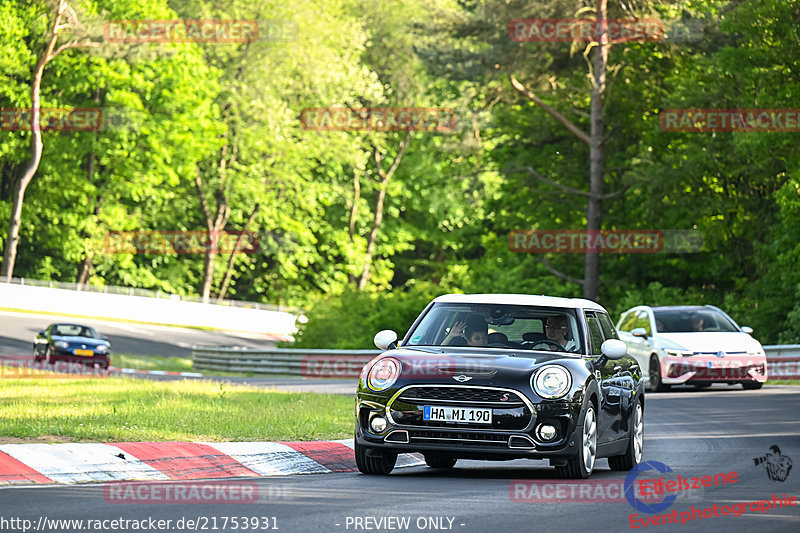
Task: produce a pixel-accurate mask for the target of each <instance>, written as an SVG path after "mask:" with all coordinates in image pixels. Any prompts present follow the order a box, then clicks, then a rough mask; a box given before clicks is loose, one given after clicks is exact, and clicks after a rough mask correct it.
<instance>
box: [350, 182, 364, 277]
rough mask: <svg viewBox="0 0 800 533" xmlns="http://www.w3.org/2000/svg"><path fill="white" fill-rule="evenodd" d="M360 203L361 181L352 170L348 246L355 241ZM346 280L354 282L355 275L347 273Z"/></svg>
mask: <svg viewBox="0 0 800 533" xmlns="http://www.w3.org/2000/svg"><path fill="white" fill-rule="evenodd" d="M360 201H361V180H360V178H359V177H358V169H353V205H352V206H351V207H350V227H349V228H348V232H349V235H350V244H355V242H356V239H355V236H356V218H357V217H358V203H359V202H360ZM347 279H348V281H349V282H350V283H355V282H356V276H355V274H352V273H350V272H348V273H347Z"/></svg>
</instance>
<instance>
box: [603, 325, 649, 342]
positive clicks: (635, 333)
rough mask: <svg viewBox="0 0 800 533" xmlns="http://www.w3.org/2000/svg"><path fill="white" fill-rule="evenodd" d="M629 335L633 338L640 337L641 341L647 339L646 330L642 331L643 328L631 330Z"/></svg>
mask: <svg viewBox="0 0 800 533" xmlns="http://www.w3.org/2000/svg"><path fill="white" fill-rule="evenodd" d="M631 335H633V336H634V337H641V338H643V339H646V338H647V330H646V329H644V328H633V329H632V330H631ZM608 340H614V339H608Z"/></svg>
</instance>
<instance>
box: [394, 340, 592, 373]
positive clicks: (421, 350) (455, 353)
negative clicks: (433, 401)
mask: <svg viewBox="0 0 800 533" xmlns="http://www.w3.org/2000/svg"><path fill="white" fill-rule="evenodd" d="M383 355H385V356H391V357H395V358H396V359H398V360H399V361H400V362H401V363H402V366H403V368H402V372H401V376H403V377H408V378H413V377H415V376H416V377H419V376H420V375H425V376H428V377H433V376H435V375H437V374H441V375H442V376H449V375H452V374H454V373H466V374H470V373H478V374H482V373H485V372H486V373H505V372H526V371H530V370H532V369H534V368H536V367H538V366H540V365H542V364H543V363H548V362H555V361H563V360H565V359H569V360H573V361H577V362H580V361H581V360H582V359H583V357H582V356H580V355H577V354H567V353H562V352H536V351H529V350H503V349H498V348H459V347H451V346H447V347H441V348H439V347H418V348H417V347H415V348H399V349H397V350H391V351H388V352H384V354H383Z"/></svg>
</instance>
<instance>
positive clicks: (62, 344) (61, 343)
mask: <svg viewBox="0 0 800 533" xmlns="http://www.w3.org/2000/svg"><path fill="white" fill-rule="evenodd" d="M53 346H54V347H56V348H61V349H62V350H66V349H67V348H69V343H68V342H67V341H55V342H53Z"/></svg>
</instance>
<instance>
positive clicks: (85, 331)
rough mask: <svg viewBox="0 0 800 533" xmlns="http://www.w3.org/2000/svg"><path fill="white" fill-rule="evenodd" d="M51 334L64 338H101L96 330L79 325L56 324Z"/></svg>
mask: <svg viewBox="0 0 800 533" xmlns="http://www.w3.org/2000/svg"><path fill="white" fill-rule="evenodd" d="M50 334H51V335H59V336H63V337H88V338H90V339H97V338H99V337H98V336H97V332H96V331H95V330H94V329H92V328H90V327H88V326H80V325H78V324H56V325H54V326H53V327H52V328H51V329H50Z"/></svg>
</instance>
